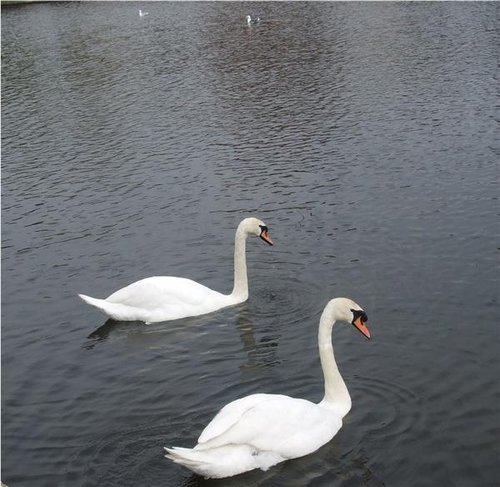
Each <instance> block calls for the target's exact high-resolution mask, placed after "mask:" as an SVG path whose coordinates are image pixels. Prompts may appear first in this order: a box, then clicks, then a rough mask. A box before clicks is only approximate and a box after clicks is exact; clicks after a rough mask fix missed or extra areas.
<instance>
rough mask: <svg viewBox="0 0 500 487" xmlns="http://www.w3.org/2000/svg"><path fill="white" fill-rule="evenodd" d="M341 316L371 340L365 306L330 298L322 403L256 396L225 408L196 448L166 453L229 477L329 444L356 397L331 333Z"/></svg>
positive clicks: (324, 319) (322, 334) (322, 333)
mask: <svg viewBox="0 0 500 487" xmlns="http://www.w3.org/2000/svg"><path fill="white" fill-rule="evenodd" d="M339 320H340V321H346V322H348V323H352V324H353V325H354V326H355V327H356V328H357V329H358V330H359V331H360V332H361V333H362V334H363V335H364V336H366V337H367V338H370V332H369V330H368V328H367V326H366V322H367V321H368V317H367V315H366V313H365V312H364V311H363V310H362V309H361V307H360V306H359V305H357V304H356V303H355V302H354V301H352V300H350V299H347V298H335V299H332V300H331V301H329V302H328V304H327V305H326V307H325V309H324V311H323V314H322V315H321V318H320V321H319V332H318V345H319V356H320V360H321V366H322V369H323V375H324V382H325V395H324V397H323V400H322V401H321V402H320V403H318V404H315V403H313V402H310V401H307V400H305V399H298V398H294V397H289V396H284V395H280V394H251V395H250V396H246V397H243V398H241V399H237V400H236V401H233V402H231V403H229V404H227V405H226V406H224V407H223V408H222V409H221V410H220V411H219V412H218V414H217V415H216V416H215V417H214V419H213V420H212V421H211V422H210V423H209V424H208V426H207V427H206V428H205V429H204V430H203V431H202V433H201V435H200V437H199V438H198V444H197V445H196V446H195V447H194V448H179V447H172V448H165V450H166V451H167V454H166V455H165V457H166V458H169V459H170V460H173V461H174V462H175V463H179V464H181V465H184V466H185V467H187V468H189V469H190V470H192V471H193V472H195V473H197V474H199V475H203V476H204V477H206V478H223V477H231V476H233V475H237V474H240V473H243V472H247V471H249V470H253V469H255V468H260V469H262V470H267V469H268V468H269V467H272V466H273V465H276V464H277V463H280V462H283V461H285V460H289V459H291V458H297V457H302V456H304V455H308V454H309V453H312V452H314V451H316V450H317V449H318V448H320V447H321V446H322V445H324V444H325V443H327V442H329V441H330V440H331V439H332V438H333V437H334V436H335V435H336V434H337V432H338V431H339V429H340V427H341V426H342V418H343V417H344V416H345V415H346V414H347V413H348V412H349V410H350V409H351V397H350V395H349V392H348V390H347V387H346V385H345V383H344V380H343V379H342V376H341V375H340V372H339V369H338V367H337V364H336V362H335V357H334V355H333V346H332V338H331V333H332V328H333V325H334V324H335V322H336V321H339Z"/></svg>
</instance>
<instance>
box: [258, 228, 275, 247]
mask: <svg viewBox="0 0 500 487" xmlns="http://www.w3.org/2000/svg"><path fill="white" fill-rule="evenodd" d="M260 238H261V239H262V240H264V242H266V243H268V244H269V245H274V244H273V241H272V240H271V237H270V236H269V231H268V230H262V232H260Z"/></svg>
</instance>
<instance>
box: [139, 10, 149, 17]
mask: <svg viewBox="0 0 500 487" xmlns="http://www.w3.org/2000/svg"><path fill="white" fill-rule="evenodd" d="M146 15H149V12H144V11H142V10H140V9H139V17H146Z"/></svg>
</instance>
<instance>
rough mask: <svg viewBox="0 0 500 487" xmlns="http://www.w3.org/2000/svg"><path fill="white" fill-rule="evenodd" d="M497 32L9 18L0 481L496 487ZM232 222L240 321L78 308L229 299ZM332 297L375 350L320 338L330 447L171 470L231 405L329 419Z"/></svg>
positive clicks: (56, 12)
mask: <svg viewBox="0 0 500 487" xmlns="http://www.w3.org/2000/svg"><path fill="white" fill-rule="evenodd" d="M250 7H251V10H252V12H250V11H249V9H250ZM499 8H500V7H499V5H498V3H494V2H474V3H466V2H464V3H462V2H458V3H455V2H437V3H412V2H406V3H404V2H403V3H383V4H382V3H381V4H379V3H376V4H372V3H370V2H368V3H357V2H344V3H342V2H270V3H268V2H262V3H255V4H252V5H250V4H248V3H245V2H232V3H225V2H202V3H196V2H152V3H150V4H148V11H149V15H148V16H147V17H145V18H140V17H139V16H138V6H137V5H132V4H128V3H127V2H90V3H87V2H81V3H74V2H55V3H53V2H52V3H51V2H48V3H40V4H29V5H23V6H17V7H3V8H2V121H3V124H2V129H3V130H2V161H3V167H2V176H3V181H2V191H3V193H2V208H3V211H2V217H3V226H2V305H3V307H2V480H3V481H4V482H5V483H7V485H15V486H21V487H23V486H31V485H37V486H45V485H46V486H50V487H52V486H54V485H72V486H87V485H106V486H118V485H119V486H122V485H135V484H140V485H142V484H147V485H155V486H156V485H172V486H180V485H211V484H213V485H222V484H223V485H224V486H227V485H234V486H237V485H238V486H240V485H245V486H246V487H248V486H261V485H265V486H266V487H267V486H282V485H291V484H293V483H294V482H295V483H297V485H301V486H302V485H304V486H306V485H314V486H323V485H324V486H328V487H332V486H342V487H346V486H361V485H369V486H379V485H410V484H411V485H422V486H428V485H457V486H460V485H464V486H469V485H485V486H486V485H492V484H493V483H494V480H496V479H497V478H498V456H499V455H500V452H499V451H498V441H497V437H496V436H497V435H496V430H495V428H492V424H495V419H496V418H497V417H498V407H497V404H499V403H500V391H499V389H498V380H497V376H496V375H497V374H496V371H497V370H498V366H499V363H498V352H497V347H495V345H496V341H495V340H494V337H495V335H494V334H495V333H496V330H497V328H496V327H495V326H496V325H495V323H497V322H498V303H499V299H498V298H499V295H498V272H497V271H498V265H497V258H498V237H499V233H500V232H499V231H498V225H496V224H495V223H494V222H496V217H497V215H496V213H497V208H498V190H497V185H496V182H497V180H498V169H497V167H498V164H497V161H498V150H497V149H496V147H497V145H498V144H497V143H496V142H497V140H496V139H497V133H496V131H495V121H497V118H498V117H497V113H496V111H495V107H496V106H497V105H498V94H497V91H496V84H495V83H494V80H495V77H496V71H495V69H496V65H497V63H496V60H497V56H498V55H497V52H498V35H499V29H498V23H497V22H496V19H497V18H498V13H499V12H498V9H499ZM248 13H250V14H252V15H258V16H260V17H261V18H262V19H263V20H262V23H261V24H260V25H258V26H252V27H250V28H249V27H248V26H247V25H246V24H245V15H247V14H248ZM248 215H255V216H258V217H260V218H262V219H264V220H265V221H266V224H268V226H269V228H270V230H271V233H272V235H273V239H274V240H275V246H274V247H272V248H267V247H263V246H259V245H249V246H248V249H247V258H248V271H249V286H250V298H249V300H248V302H247V303H244V304H242V305H240V306H237V307H234V308H228V309H225V310H221V311H220V312H217V313H213V314H211V315H207V316H202V317H197V318H189V319H186V320H179V321H178V322H167V323H157V324H153V325H147V326H146V325H144V324H143V323H116V322H110V321H107V322H105V323H103V320H104V319H103V315H102V314H100V313H98V312H97V311H95V310H93V309H92V308H90V307H88V306H86V305H85V304H84V303H82V302H81V300H80V299H79V298H78V297H77V294H78V293H79V292H82V291H87V292H91V294H92V295H96V296H104V295H107V294H109V292H111V291H112V290H113V289H117V288H118V287H120V283H125V282H133V281H136V280H138V279H140V278H142V277H144V276H151V275H182V276H186V277H189V278H192V279H195V280H196V281H198V282H202V283H203V284H206V285H208V286H209V287H211V288H213V289H218V290H220V291H221V292H230V290H231V287H232V273H233V268H232V264H233V241H232V238H227V237H228V235H229V236H232V235H233V234H234V229H235V228H236V225H237V224H238V223H239V221H240V220H241V218H242V217H244V216H248ZM335 296H348V297H352V298H353V299H355V300H356V301H357V302H359V303H360V304H362V305H363V307H364V308H365V309H366V311H367V313H368V315H369V316H370V323H371V326H370V328H371V330H372V333H373V339H372V340H371V341H370V342H364V341H361V340H360V337H358V336H357V334H354V333H352V332H351V331H352V330H350V329H346V327H339V329H336V330H335V332H334V337H333V339H334V347H335V354H336V357H337V360H338V363H339V368H340V370H341V372H342V374H343V376H344V378H345V381H346V384H347V386H348V388H349V390H350V392H351V396H352V399H353V408H352V411H351V412H350V414H349V415H348V416H347V417H346V418H345V423H344V426H343V428H342V429H341V430H340V432H339V434H338V435H337V436H336V437H335V439H334V440H333V441H332V442H330V443H329V444H327V445H325V446H324V447H323V448H321V449H320V450H318V451H317V452H315V453H314V454H313V455H309V456H307V457H304V458H300V459H296V460H294V461H290V462H284V463H283V464H281V465H278V466H276V467H275V468H272V469H270V470H269V471H267V472H261V471H258V472H249V473H248V474H245V475H242V476H240V477H236V478H233V479H228V480H225V481H205V480H204V479H200V478H198V477H193V476H191V475H190V473H189V472H188V471H186V470H184V469H182V468H180V467H178V466H177V465H174V464H172V463H171V462H168V461H166V460H165V459H164V458H163V450H162V447H163V446H165V445H174V444H175V445H193V444H194V443H195V441H196V438H197V437H198V435H199V433H200V432H201V430H202V429H203V427H204V426H205V425H206V424H207V423H208V422H209V421H210V420H211V419H212V417H213V416H214V415H215V414H216V412H217V411H218V410H219V409H220V408H221V407H222V406H223V405H224V404H226V403H228V402H230V401H232V400H234V399H236V398H238V397H242V396H245V395H248V394H252V393H255V392H270V393H281V394H288V395H291V396H296V397H304V398H307V399H310V400H314V401H318V400H320V399H321V397H322V393H323V379H322V376H321V369H320V364H319V358H318V350H317V327H318V321H319V316H320V313H321V311H322V309H323V307H324V305H325V304H326V302H327V301H328V299H330V298H332V297H335ZM472 451H473V452H474V455H471V454H470V452H472ZM26 458H29V469H27V468H26Z"/></svg>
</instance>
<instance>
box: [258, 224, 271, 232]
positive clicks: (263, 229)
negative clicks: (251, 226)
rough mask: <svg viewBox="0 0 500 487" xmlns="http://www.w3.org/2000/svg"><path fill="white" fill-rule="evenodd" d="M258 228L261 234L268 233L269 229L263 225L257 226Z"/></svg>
mask: <svg viewBox="0 0 500 487" xmlns="http://www.w3.org/2000/svg"><path fill="white" fill-rule="evenodd" d="M259 227H260V229H261V230H262V232H268V231H269V228H267V227H266V226H265V225H259Z"/></svg>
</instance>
